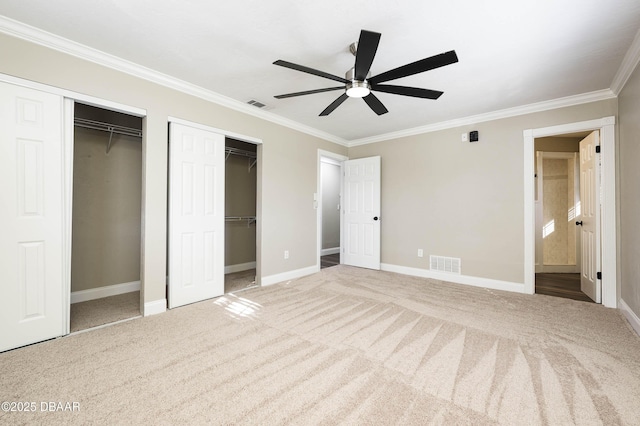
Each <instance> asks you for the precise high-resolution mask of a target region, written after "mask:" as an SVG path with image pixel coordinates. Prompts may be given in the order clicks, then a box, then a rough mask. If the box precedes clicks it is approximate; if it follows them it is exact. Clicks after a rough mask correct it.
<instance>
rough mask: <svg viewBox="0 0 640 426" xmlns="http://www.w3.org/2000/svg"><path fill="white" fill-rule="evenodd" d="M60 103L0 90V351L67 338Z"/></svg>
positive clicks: (34, 93)
mask: <svg viewBox="0 0 640 426" xmlns="http://www.w3.org/2000/svg"><path fill="white" fill-rule="evenodd" d="M62 102H63V100H62V98H61V97H60V96H57V95H52V94H49V93H45V92H41V91H38V90H33V89H27V88H24V87H20V86H14V85H11V84H7V83H0V129H1V131H0V189H1V191H2V202H0V224H1V225H0V226H1V227H2V228H1V230H0V234H1V235H2V237H0V294H1V296H0V351H5V350H8V349H13V348H16V347H20V346H24V345H28V344H31V343H35V342H39V341H42V340H46V339H50V338H53V337H57V336H61V335H63V334H65V331H66V317H65V313H66V310H65V309H64V304H65V303H67V302H68V300H67V298H66V297H65V296H64V279H63V253H62V245H63V235H62V222H63V196H62V190H63V168H62V165H63V154H62V153H63V150H62Z"/></svg>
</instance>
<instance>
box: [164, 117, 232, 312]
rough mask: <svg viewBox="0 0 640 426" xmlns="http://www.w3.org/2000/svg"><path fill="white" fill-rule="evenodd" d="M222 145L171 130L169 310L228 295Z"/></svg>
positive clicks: (189, 130)
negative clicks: (225, 282)
mask: <svg viewBox="0 0 640 426" xmlns="http://www.w3.org/2000/svg"><path fill="white" fill-rule="evenodd" d="M224 144H225V142H224V136H223V135H220V134H217V133H213V132H209V131H205V130H202V129H197V128H194V127H189V126H185V125H183V124H177V123H171V125H170V140H169V152H170V154H169V260H168V263H169V308H175V307H177V306H182V305H186V304H188V303H193V302H198V301H200V300H205V299H210V298H212V297H216V296H220V295H222V294H224V160H225V157H224Z"/></svg>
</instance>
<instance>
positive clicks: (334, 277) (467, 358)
mask: <svg viewBox="0 0 640 426" xmlns="http://www.w3.org/2000/svg"><path fill="white" fill-rule="evenodd" d="M0 370H1V374H0V390H1V391H0V392H2V399H3V400H8V401H34V402H37V403H38V404H39V403H40V401H58V402H77V403H79V406H80V411H79V412H71V413H68V412H67V413H65V412H58V413H50V412H45V413H16V412H8V413H6V412H0V424H36V423H47V424H246V425H254V424H255V425H274V424H276V425H278V424H323V425H335V424H349V425H353V424H363V425H376V424H380V425H413V424H416V425H417V424H420V425H422V424H456V425H457V424H476V425H479V424H505V425H537V424H551V425H568V424H579V425H590V424H607V425H612V424H623V425H638V424H640V404H639V401H640V338H639V337H638V336H637V335H636V334H635V333H634V332H633V331H632V329H631V328H630V326H629V325H628V324H627V323H626V322H625V320H624V319H623V317H622V316H621V315H620V313H619V312H618V311H616V310H613V309H607V308H603V307H602V306H599V305H595V304H589V303H584V302H577V301H572V300H566V299H559V298H553V297H549V296H541V295H534V296H528V295H518V294H513V293H505V292H500V291H492V290H485V289H478V288H472V287H466V286H460V285H454V284H445V283H440V282H437V281H432V280H427V279H420V278H413V277H407V276H402V275H397V274H393V273H386V272H375V271H369V270H364V269H357V268H351V267H347V266H343V265H340V266H336V267H332V268H327V269H324V270H322V271H321V272H320V273H318V274H315V275H312V276H310V277H305V278H301V279H298V280H295V281H292V282H289V283H285V284H278V285H274V286H270V287H266V288H256V289H252V290H247V291H245V292H242V293H241V294H240V295H226V296H224V297H220V298H218V299H214V300H209V301H205V302H201V303H196V304H193V305H189V306H185V307H181V308H177V309H174V310H172V311H169V312H167V313H164V314H161V315H155V316H152V317H147V318H141V319H137V320H133V321H128V322H124V323H120V324H117V325H114V326H111V327H106V328H101V329H97V330H94V331H91V332H88V333H82V334H77V335H72V336H68V337H65V338H61V339H58V340H54V341H49V342H45V343H42V344H38V345H33V346H30V347H26V348H22V349H19V350H15V351H11V352H7V353H4V354H0Z"/></svg>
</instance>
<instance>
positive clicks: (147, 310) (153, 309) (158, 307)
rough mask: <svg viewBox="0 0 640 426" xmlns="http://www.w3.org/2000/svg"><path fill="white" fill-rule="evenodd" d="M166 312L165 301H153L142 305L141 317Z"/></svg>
mask: <svg viewBox="0 0 640 426" xmlns="http://www.w3.org/2000/svg"><path fill="white" fill-rule="evenodd" d="M166 311H167V299H160V300H154V301H153V302H147V303H145V304H144V312H143V313H142V316H144V317H148V316H150V315H157V314H162V313H164V312H166Z"/></svg>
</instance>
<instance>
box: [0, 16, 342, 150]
mask: <svg viewBox="0 0 640 426" xmlns="http://www.w3.org/2000/svg"><path fill="white" fill-rule="evenodd" d="M0 32H3V33H5V34H9V35H11V36H13V37H17V38H19V39H22V40H26V41H29V42H31V43H36V44H39V45H41V46H45V47H48V48H50V49H54V50H57V51H59V52H62V53H66V54H68V55H72V56H75V57H77V58H80V59H83V60H86V61H89V62H93V63H94V64H98V65H101V66H104V67H107V68H111V69H113V70H116V71H119V72H123V73H126V74H129V75H132V76H134V77H138V78H141V79H144V80H146V81H150V82H152V83H155V84H159V85H161V86H164V87H168V88H170V89H174V90H177V91H179V92H182V93H186V94H189V95H192V96H195V97H198V98H201V99H204V100H207V101H209V102H213V103H215V104H218V105H222V106H224V107H227V108H229V109H232V110H235V111H239V112H242V113H245V114H248V115H252V116H254V117H258V118H261V119H263V120H266V121H270V122H272V123H276V124H279V125H281V126H284V127H288V128H290V129H293V130H297V131H300V132H302V133H306V134H308V135H311V136H316V137H319V138H321V139H324V140H327V141H330V142H334V143H337V144H339V145H344V146H346V145H347V141H346V140H345V139H342V138H340V137H338V136H335V135H332V134H330V133H327V132H323V131H321V130H318V129H314V128H312V127H309V126H305V125H303V124H300V123H297V122H295V121H293V120H290V119H287V118H284V117H280V116H278V115H276V114H273V113H270V112H267V111H264V110H261V109H258V108H256V107H254V106H251V105H248V104H246V103H244V102H240V101H237V100H235V99H231V98H229V97H226V96H223V95H221V94H219V93H215V92H213V91H211V90H207V89H204V88H202V87H199V86H196V85H195V84H191V83H188V82H186V81H183V80H179V79H177V78H174V77H171V76H169V75H166V74H163V73H160V72H158V71H155V70H152V69H150V68H146V67H143V66H141V65H138V64H136V63H133V62H130V61H126V60H124V59H122V58H118V57H116V56H113V55H109V54H107V53H104V52H101V51H99V50H97V49H93V48H90V47H88V46H85V45H82V44H80V43H76V42H74V41H71V40H68V39H66V38H63V37H60V36H57V35H55V34H51V33H49V32H46V31H43V30H41V29H39V28H35V27H32V26H30V25H26V24H23V23H21V22H18V21H15V20H13V19H10V18H7V17H4V16H0ZM100 105H103V104H102V103H101V104H100ZM142 115H146V113H145V114H142Z"/></svg>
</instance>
